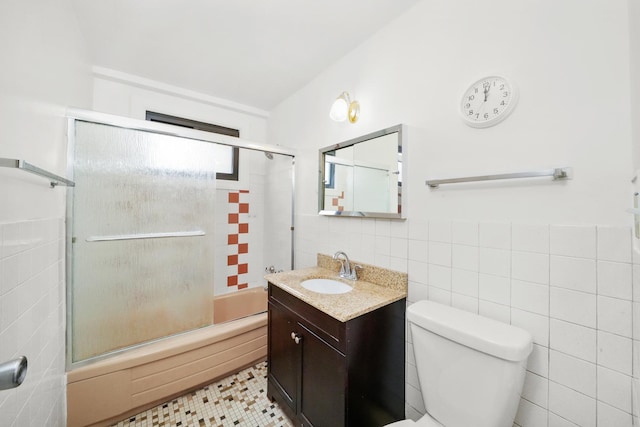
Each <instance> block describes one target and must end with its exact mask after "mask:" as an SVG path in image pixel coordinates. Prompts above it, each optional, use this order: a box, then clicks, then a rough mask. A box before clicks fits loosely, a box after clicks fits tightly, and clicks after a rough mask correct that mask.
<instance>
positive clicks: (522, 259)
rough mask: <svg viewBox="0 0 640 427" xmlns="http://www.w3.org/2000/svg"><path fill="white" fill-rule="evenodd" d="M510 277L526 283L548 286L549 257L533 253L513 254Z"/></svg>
mask: <svg viewBox="0 0 640 427" xmlns="http://www.w3.org/2000/svg"><path fill="white" fill-rule="evenodd" d="M511 277H513V278H514V279H519V280H524V281H527V282H534V283H542V284H545V285H547V284H549V255H546V254H537V253H533V252H513V253H512V255H511Z"/></svg>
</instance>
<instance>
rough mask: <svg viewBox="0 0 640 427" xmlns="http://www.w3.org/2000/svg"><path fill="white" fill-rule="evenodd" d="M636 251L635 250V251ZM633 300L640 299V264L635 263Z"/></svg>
mask: <svg viewBox="0 0 640 427" xmlns="http://www.w3.org/2000/svg"><path fill="white" fill-rule="evenodd" d="M634 253H635V252H634ZM632 276H633V300H634V301H640V264H635V263H634V264H633V273H632Z"/></svg>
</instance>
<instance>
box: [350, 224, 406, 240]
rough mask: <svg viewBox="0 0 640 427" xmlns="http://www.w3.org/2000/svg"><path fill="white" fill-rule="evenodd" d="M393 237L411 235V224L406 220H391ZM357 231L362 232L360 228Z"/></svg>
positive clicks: (403, 237) (404, 237)
mask: <svg viewBox="0 0 640 427" xmlns="http://www.w3.org/2000/svg"><path fill="white" fill-rule="evenodd" d="M390 226H391V229H390V233H391V237H398V238H402V239H407V238H408V237H409V225H408V224H407V222H406V221H391V224H390ZM356 232H358V233H359V232H360V230H356Z"/></svg>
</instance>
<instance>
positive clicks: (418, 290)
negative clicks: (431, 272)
mask: <svg viewBox="0 0 640 427" xmlns="http://www.w3.org/2000/svg"><path fill="white" fill-rule="evenodd" d="M407 299H408V300H409V302H416V301H421V300H425V299H429V287H428V286H427V285H426V284H424V283H419V282H412V281H409V289H408V291H407Z"/></svg>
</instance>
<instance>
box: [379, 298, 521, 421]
mask: <svg viewBox="0 0 640 427" xmlns="http://www.w3.org/2000/svg"><path fill="white" fill-rule="evenodd" d="M407 320H408V321H409V326H410V328H411V335H412V337H413V348H414V352H415V358H416V367H417V371H418V381H419V382H420V388H421V389H422V396H423V399H424V405H425V408H426V410H427V413H426V414H425V415H424V416H423V417H422V418H420V419H419V420H418V421H412V420H404V421H398V422H395V423H392V424H388V426H389V427H391V426H393V427H471V426H473V427H512V426H513V420H514V418H515V415H516V412H517V410H518V403H519V402H520V393H521V392H522V385H523V383H524V377H525V369H526V365H527V358H528V357H529V354H530V353H531V350H532V349H533V340H532V337H531V334H530V333H529V332H527V331H525V330H523V329H520V328H517V327H515V326H511V325H507V324H505V323H501V322H498V321H496V320H493V319H489V318H486V317H482V316H478V315H476V314H472V313H469V312H466V311H463V310H459V309H456V308H453V307H449V306H446V305H442V304H438V303H435V302H433V301H418V302H416V303H414V304H412V305H410V306H409V307H408V308H407Z"/></svg>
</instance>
